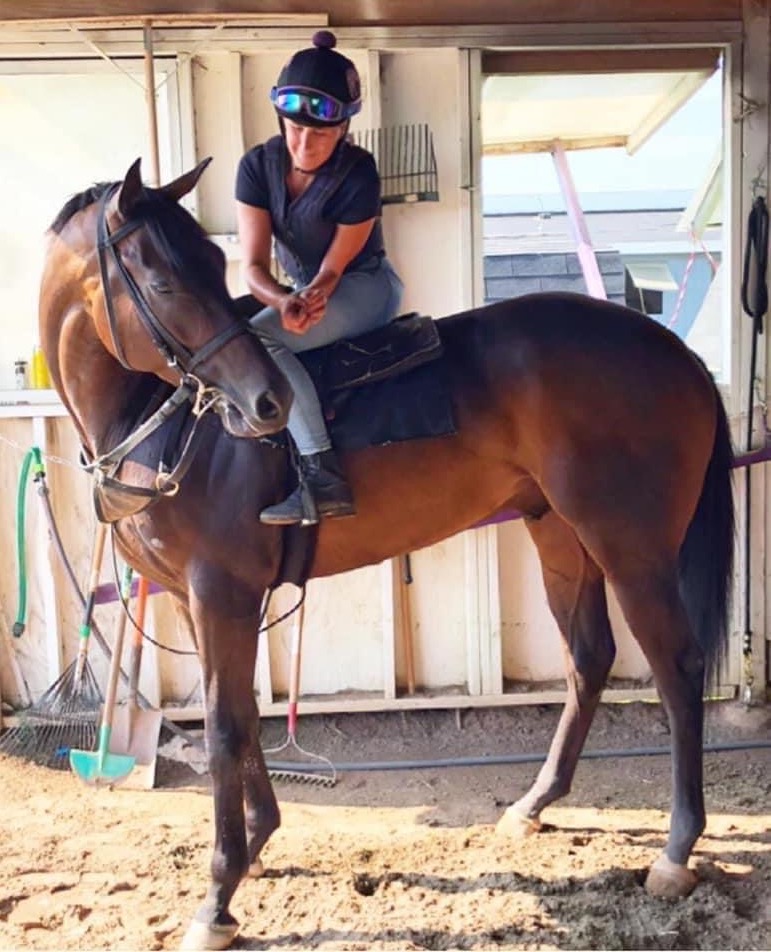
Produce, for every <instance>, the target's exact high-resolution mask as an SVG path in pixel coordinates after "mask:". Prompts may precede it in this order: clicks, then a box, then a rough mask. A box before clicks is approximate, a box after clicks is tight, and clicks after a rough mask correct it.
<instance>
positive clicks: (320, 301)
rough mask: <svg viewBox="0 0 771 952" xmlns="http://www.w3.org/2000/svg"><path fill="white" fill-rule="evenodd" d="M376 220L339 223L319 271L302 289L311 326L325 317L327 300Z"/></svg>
mask: <svg viewBox="0 0 771 952" xmlns="http://www.w3.org/2000/svg"><path fill="white" fill-rule="evenodd" d="M375 221H376V219H374V218H370V219H368V220H367V221H363V222H359V223H357V224H355V225H338V226H337V229H336V231H335V237H334V238H333V239H332V244H331V245H330V246H329V248H328V250H327V253H326V254H325V255H324V260H323V261H322V262H321V265H320V267H319V270H318V273H317V274H316V276H315V277H314V278H313V280H312V281H311V282H310V283H309V284H307V285H306V286H305V287H304V288H303V289H302V290H301V291H300V292H299V294H300V296H301V297H302V298H303V299H304V300H305V301H306V303H307V305H308V312H309V320H310V323H309V326H312V325H313V324H318V322H319V321H320V320H321V319H322V318H323V317H324V312H325V311H326V306H327V301H328V300H329V298H330V297H331V295H332V293H333V292H334V290H335V288H336V287H337V285H338V283H339V281H340V278H341V277H342V276H343V273H344V272H345V269H346V268H347V267H348V265H349V264H350V263H351V262H352V261H353V259H354V258H355V257H356V255H357V254H358V253H359V252H360V251H361V249H362V248H363V247H364V245H366V243H367V240H368V239H369V236H370V234H371V233H372V229H373V228H374V227H375Z"/></svg>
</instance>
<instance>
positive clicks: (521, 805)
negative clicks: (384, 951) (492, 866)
mask: <svg viewBox="0 0 771 952" xmlns="http://www.w3.org/2000/svg"><path fill="white" fill-rule="evenodd" d="M528 529H529V530H530V535H531V536H532V538H533V540H534V542H535V544H536V547H537V548H538V554H539V556H540V558H541V565H542V570H543V579H544V583H545V586H546V594H547V597H548V600H549V607H550V608H551V610H552V613H553V615H554V617H555V618H556V620H557V624H558V625H559V629H560V632H561V634H562V638H563V649H564V655H565V667H566V677H567V700H566V702H565V707H564V709H563V711H562V716H561V717H560V721H559V724H558V726H557V731H556V733H555V735H554V738H553V740H552V743H551V747H550V749H549V755H548V757H547V759H546V762H545V763H544V765H543V767H542V768H541V770H540V772H539V774H538V777H537V779H536V781H535V783H534V784H533V786H532V787H531V788H530V790H528V792H527V793H526V794H525V795H524V797H522V798H521V799H520V800H518V801H517V802H516V803H514V804H513V805H512V806H510V807H509V808H508V809H507V810H506V812H505V813H504V815H503V817H502V818H501V820H500V821H499V824H498V829H499V830H500V831H501V832H504V833H506V832H508V833H514V834H518V835H522V834H523V833H528V832H532V831H534V830H537V829H538V828H539V826H540V823H539V815H540V813H541V811H542V810H543V808H544V807H545V806H547V805H548V804H550V803H552V802H553V801H554V800H557V799H558V798H559V797H563V796H565V794H567V793H568V792H569V791H570V786H571V783H572V781H573V774H574V773H575V769H576V764H577V762H578V758H579V756H580V754H581V749H582V748H583V745H584V741H585V740H586V735H587V733H588V732H589V728H590V726H591V723H592V719H593V717H594V713H595V711H596V710H597V705H598V703H599V700H600V696H601V694H602V689H603V687H604V686H605V682H606V679H607V677H608V672H609V671H610V667H611V665H612V664H613V659H614V657H615V651H616V649H615V644H614V641H613V634H612V631H611V627H610V621H609V619H608V608H607V602H606V598H605V586H604V579H603V575H602V572H601V571H600V569H599V568H598V566H597V564H596V563H595V562H594V561H593V560H592V558H591V557H590V556H589V555H588V554H587V552H586V551H585V549H584V548H583V546H581V544H580V542H579V541H578V539H577V538H576V535H575V533H574V532H573V530H572V529H571V528H570V527H569V526H568V525H567V524H566V523H565V522H564V521H563V520H562V519H560V517H559V516H557V515H555V514H554V513H553V512H549V513H547V514H546V515H545V516H543V517H542V518H541V519H539V520H537V521H536V520H534V521H531V522H529V523H528Z"/></svg>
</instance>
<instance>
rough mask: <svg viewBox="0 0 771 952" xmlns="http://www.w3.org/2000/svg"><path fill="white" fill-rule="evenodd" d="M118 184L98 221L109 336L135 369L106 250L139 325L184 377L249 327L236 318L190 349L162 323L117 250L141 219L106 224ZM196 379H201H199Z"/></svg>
mask: <svg viewBox="0 0 771 952" xmlns="http://www.w3.org/2000/svg"><path fill="white" fill-rule="evenodd" d="M117 188H118V185H115V186H113V188H112V189H108V190H107V191H106V192H105V194H104V195H103V197H102V200H101V203H100V206H99V220H98V223H97V252H98V255H99V273H100V275H101V279H102V290H103V291H104V300H105V306H106V308H107V323H108V326H109V329H110V337H111V338H112V344H113V348H114V350H115V356H116V357H117V359H118V360H119V361H120V363H121V364H122V365H123V366H124V367H125V368H126V369H127V370H133V369H134V368H133V367H131V365H130V364H129V363H128V360H127V358H126V352H125V349H124V347H123V344H122V343H121V341H120V338H119V336H118V321H117V317H116V314H115V304H114V302H113V299H112V293H111V291H110V283H109V274H108V269H107V257H108V254H110V255H111V256H112V260H113V263H114V264H115V267H116V268H117V269H118V272H119V273H120V276H121V277H122V278H123V283H124V284H125V286H126V290H127V291H128V293H129V296H130V298H131V301H132V303H133V305H134V307H135V308H136V312H137V314H138V315H139V319H140V321H141V322H142V326H143V327H144V329H145V330H146V331H147V333H148V334H149V335H150V339H151V340H152V342H153V344H155V346H156V348H157V349H158V350H159V351H160V352H161V354H162V355H163V356H164V358H165V359H166V363H167V364H168V365H169V367H172V368H174V369H176V370H177V371H178V372H179V374H180V378H181V379H184V377H185V376H189V375H192V374H193V372H194V371H195V370H196V369H198V368H199V367H200V366H201V365H202V364H204V363H206V361H207V360H208V359H209V358H210V357H212V356H213V355H214V354H216V353H217V352H218V351H219V350H221V349H222V348H223V347H224V346H225V345H226V344H228V343H230V341H231V340H233V338H234V337H238V336H239V335H241V334H246V333H248V328H247V326H246V324H245V323H244V322H243V321H235V322H234V323H233V324H231V325H230V327H226V328H225V330H223V331H220V333H219V334H215V335H214V337H212V338H211V340H209V341H207V342H206V343H205V344H204V345H203V347H201V348H199V349H198V350H197V351H191V350H190V349H189V348H188V347H186V346H185V345H184V344H183V343H182V342H181V341H180V340H178V339H177V338H176V337H175V336H174V335H173V334H171V333H170V332H169V331H168V330H167V329H166V328H165V327H164V326H163V324H162V323H161V321H159V320H158V318H157V316H156V315H155V313H154V312H153V309H152V308H151V307H150V305H149V304H148V303H147V300H146V299H145V296H144V295H143V294H142V291H141V289H140V287H139V285H138V284H137V283H136V281H135V280H134V277H133V275H132V274H131V272H130V271H129V270H128V268H127V267H126V265H125V264H124V263H123V259H122V258H121V256H120V253H119V251H118V244H119V243H120V242H121V241H122V240H123V239H124V238H126V237H127V236H128V235H130V234H132V232H134V231H136V230H137V229H138V228H141V227H142V222H141V221H139V220H134V221H132V220H131V219H129V220H128V221H127V222H125V223H124V224H123V225H121V226H120V227H119V228H117V229H116V230H115V231H113V232H111V231H110V227H109V225H108V224H107V205H108V203H109V201H110V198H111V197H112V195H113V194H114V193H115V190H116V189H117ZM196 382H197V383H200V381H196Z"/></svg>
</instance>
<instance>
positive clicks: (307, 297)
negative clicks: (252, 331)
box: [280, 287, 327, 335]
mask: <svg viewBox="0 0 771 952" xmlns="http://www.w3.org/2000/svg"><path fill="white" fill-rule="evenodd" d="M326 307H327V295H326V293H325V292H324V291H323V290H322V289H321V288H314V287H307V288H303V289H302V290H300V291H296V292H295V293H294V294H287V295H286V297H285V298H284V299H283V300H282V302H281V308H280V312H281V324H282V326H283V328H284V330H286V331H289V332H290V333H291V334H300V335H301V334H305V333H307V332H308V331H309V330H310V329H311V327H313V326H314V325H315V324H318V322H319V321H320V320H321V319H322V318H323V317H324V313H325V312H326Z"/></svg>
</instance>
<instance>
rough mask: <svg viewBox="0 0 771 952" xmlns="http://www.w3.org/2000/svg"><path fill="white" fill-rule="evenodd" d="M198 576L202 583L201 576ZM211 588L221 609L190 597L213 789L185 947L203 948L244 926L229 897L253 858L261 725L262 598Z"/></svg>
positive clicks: (223, 584)
mask: <svg viewBox="0 0 771 952" xmlns="http://www.w3.org/2000/svg"><path fill="white" fill-rule="evenodd" d="M197 581H198V585H199V587H200V585H201V580H200V577H199V578H198V579H197ZM228 583H230V584H228ZM207 588H208V589H209V590H210V591H214V590H216V598H211V597H210V600H211V601H213V602H214V605H215V606H216V607H213V606H212V605H211V604H207V603H205V602H204V601H203V599H202V598H198V597H196V596H195V594H193V595H192V597H191V601H190V608H191V616H192V619H193V624H194V626H195V632H196V636H197V639H198V650H199V654H200V658H201V666H202V675H203V687H204V696H205V706H206V727H205V733H206V751H207V757H208V763H209V772H210V774H211V778H212V789H213V795H214V851H213V855H212V861H211V883H210V885H209V889H208V891H207V894H206V898H205V899H204V902H203V904H202V905H201V907H200V908H199V909H198V911H197V913H196V915H195V918H194V920H193V922H192V923H191V925H190V927H189V929H188V931H187V933H186V935H185V938H184V940H183V943H182V948H183V949H198V950H200V949H224V948H227V947H228V946H229V945H230V943H231V941H232V939H233V937H234V936H235V934H236V932H237V931H238V922H237V921H236V919H235V918H234V917H233V915H232V914H231V912H230V901H231V899H232V897H233V894H234V893H235V891H236V889H237V887H238V884H239V883H240V881H241V879H242V878H243V877H244V876H245V875H246V873H247V871H248V869H249V863H250V855H249V849H248V848H247V837H246V819H245V814H244V783H245V777H246V774H247V773H248V772H250V771H251V767H250V766H249V765H248V764H247V761H248V758H249V756H250V754H251V753H252V752H253V750H254V745H255V743H256V742H257V738H256V734H257V730H258V714H257V705H256V703H255V700H254V689H253V680H254V665H255V661H256V657H257V625H258V612H257V610H256V606H257V605H258V603H259V599H258V598H256V597H255V595H254V593H253V592H244V591H242V590H238V587H237V585H236V583H233V582H232V580H227V579H225V580H223V579H222V578H221V577H220V578H219V579H218V584H216V585H214V584H211V583H210V584H208V585H207ZM239 605H240V606H241V608H242V609H243V612H244V613H243V614H241V612H239V610H238V609H239ZM270 799H271V800H272V807H271V804H270V803H269V804H268V809H267V810H266V811H264V812H263V815H264V816H265V817H267V821H266V823H267V826H270V824H271V823H273V822H274V821H275V820H276V817H275V815H274V816H273V819H271V815H272V812H273V811H275V814H277V812H278V811H277V808H276V807H275V798H273V796H272V792H271V795H270ZM258 825H259V824H258ZM273 828H275V826H274V827H273ZM263 832H264V830H263ZM252 836H254V831H252ZM265 839H267V835H265V836H264V837H263V842H264V840H265Z"/></svg>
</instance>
